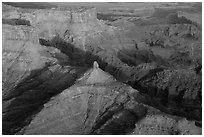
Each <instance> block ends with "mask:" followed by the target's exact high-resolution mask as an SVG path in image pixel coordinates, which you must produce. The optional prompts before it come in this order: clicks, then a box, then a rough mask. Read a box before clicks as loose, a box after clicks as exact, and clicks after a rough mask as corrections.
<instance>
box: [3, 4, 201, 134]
mask: <svg viewBox="0 0 204 137" xmlns="http://www.w3.org/2000/svg"><path fill="white" fill-rule="evenodd" d="M3 6H4V13H3V19H6V21H5V20H4V22H3V116H2V117H3V121H2V123H3V134H201V128H199V127H197V126H201V124H202V122H201V120H202V104H201V102H202V93H201V83H202V82H201V81H202V78H201V69H202V67H201V62H200V61H201V60H200V55H201V54H202V53H200V48H199V47H201V46H200V45H201V43H200V40H201V37H200V34H201V33H200V31H199V30H198V29H197V28H196V27H192V25H181V24H179V25H178V24H176V25H170V27H169V26H167V25H163V26H162V27H161V26H159V27H158V26H148V27H145V28H146V31H145V33H144V32H143V33H140V31H138V32H137V33H139V34H140V35H138V34H137V35H136V36H137V39H135V41H132V39H131V37H129V34H130V33H132V32H129V30H131V29H130V28H131V27H133V24H131V25H127V26H126V27H123V26H121V27H119V26H118V25H117V23H116V25H115V27H113V26H110V25H106V24H105V22H103V21H101V20H98V19H97V18H96V9H94V8H88V9H84V8H81V9H78V10H66V11H63V10H60V9H56V10H53V9H46V10H29V9H27V10H22V9H20V8H13V7H10V6H8V7H7V6H5V5H4V4H3ZM13 13H15V14H13ZM19 19H21V21H22V20H26V21H29V23H30V26H29V25H27V26H26V25H25V24H23V23H20V24H18V21H19ZM119 23H120V22H119ZM126 23H127V22H125V23H124V24H126ZM121 28H123V29H121ZM142 29H143V28H142ZM133 34H134V33H133ZM189 37H190V38H191V39H190V40H189ZM138 40H142V42H143V43H142V42H141V41H140V42H141V43H142V44H141V43H140V42H139V43H137V42H138ZM186 41H187V42H186ZM178 43H179V44H180V45H182V46H178V47H177V46H176V44H178ZM143 44H144V45H145V46H143ZM185 44H186V45H185ZM183 45H185V46H183ZM192 45H194V46H192ZM198 45H199V46H198ZM141 47H142V48H141ZM150 47H159V48H161V47H162V48H166V47H168V48H169V47H170V48H171V47H173V48H176V49H180V51H178V52H174V51H173V54H170V55H169V56H170V60H167V59H164V58H162V57H161V56H158V55H157V54H156V53H155V51H154V50H152V49H151V48H150ZM183 47H185V48H186V49H187V51H186V52H184V53H183V52H181V51H182V50H183ZM192 47H194V48H192ZM184 57H185V59H186V57H188V58H187V59H189V60H190V61H192V62H193V63H191V62H190V63H189V60H183V59H184ZM94 61H97V62H98V64H97V63H96V62H95V63H94ZM180 62H181V63H180ZM93 63H94V67H93V68H92V69H90V70H88V69H89V68H90V67H91V66H92V64H93ZM182 63H183V66H182V67H181V66H177V65H178V64H182ZM189 64H190V67H189V66H188V65H189ZM99 66H100V68H99ZM186 66H187V67H186ZM87 70H88V71H87ZM104 71H106V72H108V73H110V74H111V75H112V76H111V75H110V74H108V73H106V72H104ZM85 72H86V73H85ZM81 75H84V76H81ZM79 77H80V78H81V79H78V78H79ZM77 79H78V80H77ZM119 81H120V82H119ZM74 83H75V84H74ZM73 84H74V85H73ZM70 86H71V87H70ZM130 86H131V87H130ZM69 87H70V88H69ZM133 88H134V89H133ZM61 92H62V93H61ZM57 94H59V95H57ZM145 104H146V105H145ZM150 106H153V107H155V108H152V107H150ZM157 109H159V110H161V111H163V112H161V111H159V110H157ZM70 110H72V111H70ZM166 113H168V114H170V115H168V114H166ZM172 115H176V116H172ZM177 116H181V117H186V118H187V120H186V119H185V118H180V117H177ZM172 117H173V118H172ZM53 119H54V120H53ZM189 119H190V120H192V121H189ZM138 120H139V121H138ZM51 121H52V122H51ZM161 121H163V122H166V123H170V124H169V125H166V124H164V123H163V122H161ZM194 121H196V122H194ZM70 123H71V124H70ZM153 123H154V124H153ZM156 125H159V126H156ZM195 125H197V126H195ZM151 126H153V128H151ZM65 127H67V128H65ZM22 128H23V129H22ZM19 131H20V132H19Z"/></svg>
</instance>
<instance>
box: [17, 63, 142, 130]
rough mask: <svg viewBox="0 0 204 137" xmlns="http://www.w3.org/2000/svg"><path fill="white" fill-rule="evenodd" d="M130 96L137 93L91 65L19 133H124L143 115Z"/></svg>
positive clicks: (139, 106) (139, 105)
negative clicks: (73, 83)
mask: <svg viewBox="0 0 204 137" xmlns="http://www.w3.org/2000/svg"><path fill="white" fill-rule="evenodd" d="M132 93H135V94H137V93H138V91H136V90H134V89H132V88H131V87H129V86H127V85H124V84H122V83H120V82H117V81H116V80H115V79H114V78H113V77H112V76H111V75H109V74H108V73H106V72H104V71H102V70H101V69H100V68H98V64H97V62H95V63H94V66H93V68H92V69H91V70H89V71H87V72H86V73H85V74H84V75H83V76H82V77H81V78H79V79H78V80H77V82H76V84H75V85H73V86H72V87H70V88H68V89H66V90H64V91H63V92H62V93H60V94H59V95H57V96H56V97H53V98H52V99H51V100H50V101H49V102H48V103H46V104H45V105H44V108H43V109H42V110H41V112H39V113H38V114H37V115H36V116H35V117H34V119H33V120H32V121H31V123H30V125H28V126H27V127H26V128H25V129H23V130H22V131H21V132H20V133H22V134H125V133H126V132H127V130H128V129H133V128H134V124H135V122H136V121H137V120H138V119H140V118H141V117H144V116H145V114H146V108H145V107H144V106H143V105H141V104H139V103H137V101H134V100H132V97H131V94H132ZM133 103H134V105H133ZM115 122H117V123H115ZM125 125H126V126H125ZM110 127H112V130H111V128H110Z"/></svg>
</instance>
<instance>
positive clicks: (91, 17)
mask: <svg viewBox="0 0 204 137" xmlns="http://www.w3.org/2000/svg"><path fill="white" fill-rule="evenodd" d="M96 21H97V14H96V9H95V8H90V9H78V10H76V11H71V22H72V23H87V22H96Z"/></svg>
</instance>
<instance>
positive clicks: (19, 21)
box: [2, 19, 31, 26]
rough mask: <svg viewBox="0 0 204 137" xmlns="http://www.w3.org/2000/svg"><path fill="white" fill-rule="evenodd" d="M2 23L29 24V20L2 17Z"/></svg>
mask: <svg viewBox="0 0 204 137" xmlns="http://www.w3.org/2000/svg"><path fill="white" fill-rule="evenodd" d="M2 24H9V25H14V26H16V25H26V26H31V25H30V21H29V20H25V19H2Z"/></svg>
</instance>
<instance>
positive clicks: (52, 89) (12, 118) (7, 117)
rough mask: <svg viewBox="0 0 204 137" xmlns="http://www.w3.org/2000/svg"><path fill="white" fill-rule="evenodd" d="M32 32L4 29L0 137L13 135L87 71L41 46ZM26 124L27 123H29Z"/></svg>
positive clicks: (23, 27) (55, 51) (63, 55)
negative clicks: (0, 133)
mask: <svg viewBox="0 0 204 137" xmlns="http://www.w3.org/2000/svg"><path fill="white" fill-rule="evenodd" d="M32 30H33V28H30V27H25V26H18V27H17V26H11V25H3V48H2V49H3V57H2V58H3V60H2V63H3V68H2V69H3V71H2V72H3V74H2V81H3V84H2V95H3V97H2V99H3V116H2V117H3V133H4V134H14V133H15V132H17V131H18V130H19V129H20V128H21V127H22V126H24V125H26V124H27V121H26V119H27V118H28V119H29V117H30V116H31V115H32V114H33V113H36V111H38V109H39V108H40V106H42V105H43V104H44V103H45V102H46V101H47V100H48V99H49V98H50V97H52V96H53V95H55V94H57V93H59V92H61V91H62V90H63V89H66V88H67V87H69V86H70V85H72V83H73V82H74V81H75V80H76V78H77V77H78V76H79V75H80V74H81V73H82V72H84V71H85V70H86V69H87V68H86V67H85V66H83V64H81V67H79V66H70V65H69V63H68V61H69V57H68V56H66V55H65V54H63V53H61V52H60V51H59V50H58V49H56V48H53V47H45V46H41V45H39V44H38V42H36V41H37V40H35V38H36V36H35V33H32V32H33V31H32ZM28 121H29V120H28Z"/></svg>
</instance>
